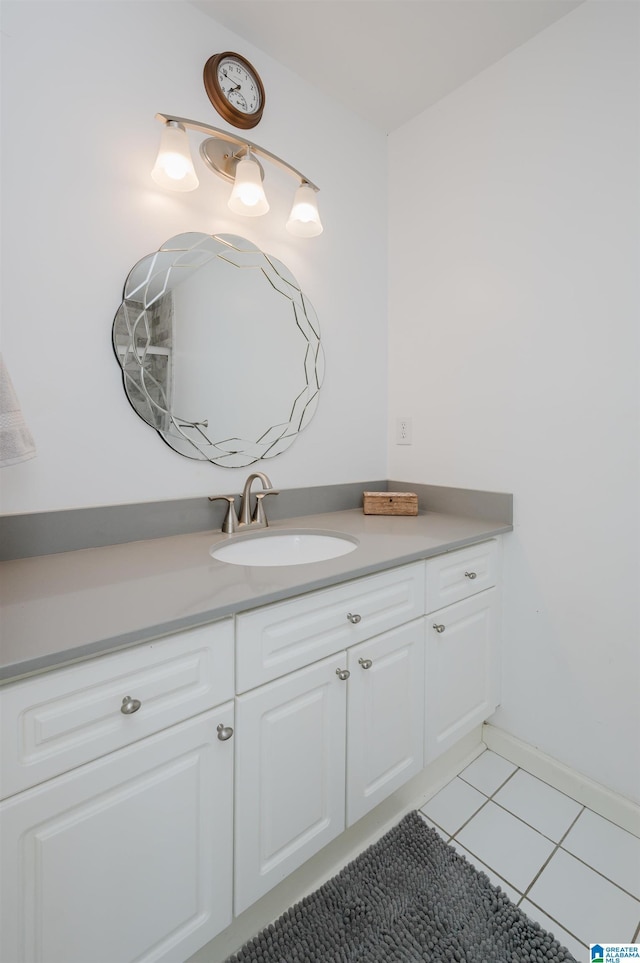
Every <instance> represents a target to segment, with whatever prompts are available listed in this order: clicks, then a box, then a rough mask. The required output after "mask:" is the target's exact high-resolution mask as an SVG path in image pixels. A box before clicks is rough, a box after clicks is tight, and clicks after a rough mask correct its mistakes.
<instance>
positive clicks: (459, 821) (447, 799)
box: [422, 777, 487, 836]
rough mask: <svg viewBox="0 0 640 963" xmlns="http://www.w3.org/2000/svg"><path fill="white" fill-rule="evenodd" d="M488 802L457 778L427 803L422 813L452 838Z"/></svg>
mask: <svg viewBox="0 0 640 963" xmlns="http://www.w3.org/2000/svg"><path fill="white" fill-rule="evenodd" d="M486 801H487V799H486V796H483V795H482V793H480V792H478V791H477V790H476V789H474V788H473V787H472V786H469V785H467V783H466V782H463V781H462V779H458V778H457V777H456V778H455V779H453V780H452V781H451V782H450V783H448V784H447V785H446V786H445V787H444V789H441V790H440V792H439V793H436V795H435V796H433V798H432V799H430V800H429V802H427V803H425V805H424V806H423V807H422V812H423V813H424V814H425V816H428V817H429V819H432V820H433V821H434V823H436V824H437V825H438V826H440V827H441V828H442V829H444V830H445V831H446V832H448V833H449V834H450V835H451V836H452V835H453V834H454V833H455V832H457V830H458V829H460V827H461V826H463V825H464V823H466V821H467V819H470V818H471V816H473V814H474V813H475V812H477V811H478V809H479V808H480V806H482V804H483V803H485V802H486Z"/></svg>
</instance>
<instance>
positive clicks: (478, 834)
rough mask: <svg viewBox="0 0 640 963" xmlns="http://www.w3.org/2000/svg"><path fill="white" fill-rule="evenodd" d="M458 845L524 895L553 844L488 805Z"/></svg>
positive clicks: (463, 832) (459, 835)
mask: <svg viewBox="0 0 640 963" xmlns="http://www.w3.org/2000/svg"><path fill="white" fill-rule="evenodd" d="M457 840H458V842H459V843H460V844H461V845H462V846H464V847H465V849H469V850H470V851H471V852H472V853H474V854H475V855H476V856H477V857H478V858H479V859H481V860H482V862H483V863H486V865H487V866H490V867H491V868H492V869H494V870H495V871H496V873H497V874H498V875H499V876H502V877H503V879H506V880H507V882H509V883H511V885H512V886H515V888H516V889H517V890H519V891H520V892H521V893H524V892H525V890H526V888H527V887H528V886H529V885H530V883H531V881H532V880H533V878H534V877H535V875H536V873H537V872H539V870H540V868H541V866H542V865H543V864H544V862H545V860H546V859H548V858H549V856H550V855H551V853H552V852H553V849H554V844H553V843H552V842H550V841H549V840H548V839H545V837H544V836H541V835H540V833H538V832H536V831H535V830H534V829H531V827H530V826H525V824H524V823H523V822H522V821H521V820H519V819H516V817H515V816H512V815H511V813H508V812H506V811H505V810H504V809H501V808H500V807H499V806H496V804H495V803H493V802H489V803H487V805H486V806H485V807H484V808H483V809H481V810H480V812H479V813H478V814H477V815H476V816H474V817H473V819H472V820H471V822H470V823H468V824H467V825H466V826H465V827H464V829H462V830H460V832H459V833H458V834H457Z"/></svg>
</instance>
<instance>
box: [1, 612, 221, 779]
mask: <svg viewBox="0 0 640 963" xmlns="http://www.w3.org/2000/svg"><path fill="white" fill-rule="evenodd" d="M127 696H130V697H131V698H132V699H136V700H139V702H140V708H139V709H137V710H136V711H135V712H133V713H131V714H125V713H123V712H122V711H121V709H122V705H123V700H124V699H125V698H126V697H127ZM231 698H233V624H232V622H231V620H230V619H227V620H225V621H222V622H217V623H215V624H212V625H205V626H200V627H198V628H196V629H190V630H188V631H186V632H181V633H179V634H178V635H172V636H170V637H167V638H163V639H158V640H157V641H155V642H150V643H148V644H146V645H141V646H136V647H135V648H133V649H128V650H126V651H124V652H116V653H113V654H112V655H105V656H101V657H99V658H96V659H92V660H91V661H89V662H83V663H79V664H77V665H73V666H68V667H67V668H64V669H58V670H55V671H52V672H49V673H47V674H45V675H42V676H38V677H36V678H31V679H25V680H24V681H22V682H16V683H15V684H14V685H8V686H6V687H5V688H4V689H1V690H0V720H1V723H2V760H3V773H2V793H1V797H0V798H4V797H6V796H10V795H12V794H13V793H16V792H19V791H20V790H22V789H26V788H28V787H29V786H35V785H36V784H37V783H40V782H43V781H44V780H45V779H50V778H52V777H53V776H57V775H59V774H60V773H63V772H67V771H68V770H70V769H73V768H75V767H76V766H79V765H82V764H83V763H85V762H89V761H90V760H92V759H97V758H98V757H99V756H103V755H105V754H106V753H108V752H112V751H113V750H114V749H119V748H120V747H122V746H125V745H127V744H128V743H132V742H135V741H137V740H138V739H142V738H144V737H145V736H148V735H150V734H151V733H154V732H158V731H160V730H161V729H165V728H167V727H168V726H171V725H173V724H174V723H176V722H181V721H183V720H184V719H188V718H189V717H190V716H194V715H196V714H197V713H199V712H203V711H204V710H206V709H210V708H212V707H214V706H216V705H218V704H220V703H221V702H224V701H226V700H228V699H231Z"/></svg>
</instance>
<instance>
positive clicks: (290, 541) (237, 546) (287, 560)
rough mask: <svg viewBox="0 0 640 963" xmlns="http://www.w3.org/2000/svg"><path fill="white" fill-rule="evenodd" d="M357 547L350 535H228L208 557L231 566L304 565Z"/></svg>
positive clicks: (280, 533) (325, 533) (289, 532)
mask: <svg viewBox="0 0 640 963" xmlns="http://www.w3.org/2000/svg"><path fill="white" fill-rule="evenodd" d="M357 547H358V541H357V539H355V538H352V537H351V536H350V535H341V534H338V533H337V532H314V531H308V530H304V529H299V530H297V531H293V530H291V529H288V530H287V531H285V532H278V531H265V532H257V533H256V534H255V535H232V536H231V537H230V538H229V541H227V542H223V543H222V544H221V545H214V546H213V547H212V548H211V550H210V553H211V555H212V556H213V558H217V559H218V561H220V562H229V563H230V564H231V565H306V564H307V563H308V562H322V561H325V560H326V559H328V558H338V556H339V555H346V554H347V553H348V552H352V551H353V550H354V549H355V548H357Z"/></svg>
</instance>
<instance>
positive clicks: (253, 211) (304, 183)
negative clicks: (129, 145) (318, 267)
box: [151, 114, 323, 237]
mask: <svg viewBox="0 0 640 963" xmlns="http://www.w3.org/2000/svg"><path fill="white" fill-rule="evenodd" d="M156 120H160V121H162V122H163V123H164V125H165V127H164V130H163V134H162V139H161V142H160V150H159V152H158V157H157V159H156V163H155V166H154V168H153V171H152V172H151V176H152V177H153V179H154V181H155V182H156V183H157V184H159V185H160V186H161V187H166V188H169V190H176V191H192V190H195V188H196V187H197V186H198V178H197V176H196V173H195V170H194V167H193V162H192V160H191V154H190V151H189V143H188V137H187V131H188V130H195V131H198V132H199V133H201V134H206V135H207V138H206V140H204V141H202V143H201V144H200V156H201V157H202V159H203V161H204V162H205V164H206V165H207V167H209V168H210V170H212V171H214V172H215V173H216V174H218V175H219V176H220V177H223V178H224V179H225V180H227V181H229V182H230V183H233V190H232V191H231V196H230V198H229V207H230V209H231V210H232V211H234V213H236V214H244V215H247V216H249V217H255V216H259V215H260V214H266V213H267V211H268V210H269V202H268V201H267V198H266V195H265V192H264V188H263V186H262V182H263V179H264V170H263V167H262V165H261V163H260V160H266V161H269V162H270V163H272V164H275V165H276V167H279V168H280V169H281V170H284V171H286V172H287V173H288V174H291V175H292V176H293V177H295V178H296V179H297V180H298V182H299V185H298V188H297V190H296V193H295V197H294V201H293V207H292V208H291V213H290V214H289V219H288V221H287V225H286V226H287V230H288V231H289V232H290V233H291V234H295V235H296V236H297V237H316V236H317V235H318V234H322V230H323V228H322V222H321V220H320V214H319V212H318V204H317V201H316V194H317V193H318V190H319V188H317V187H316V185H315V184H313V183H312V182H311V181H310V180H309V179H308V178H307V177H305V176H304V174H301V173H300V171H298V170H296V169H295V167H292V166H291V165H290V164H287V162H286V161H284V160H282V158H281V157H277V156H276V154H272V153H271V152H270V151H268V150H265V149H264V148H263V147H260V146H259V145H258V144H254V143H252V142H251V141H249V140H246V139H245V138H243V137H239V136H238V135H237V134H232V133H230V132H228V131H226V130H220V129H219V128H218V127H211V126H210V125H209V124H201V123H199V122H198V121H196V120H189V119H188V118H186V117H173V116H170V115H169V114H156ZM258 158H259V159H260V160H258Z"/></svg>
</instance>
